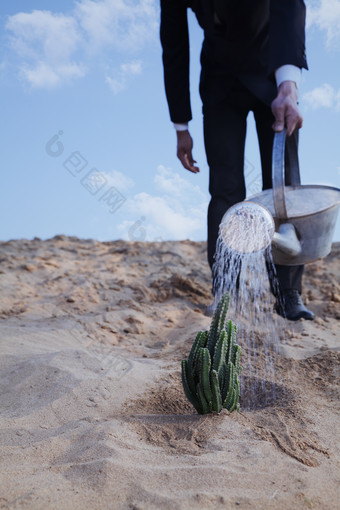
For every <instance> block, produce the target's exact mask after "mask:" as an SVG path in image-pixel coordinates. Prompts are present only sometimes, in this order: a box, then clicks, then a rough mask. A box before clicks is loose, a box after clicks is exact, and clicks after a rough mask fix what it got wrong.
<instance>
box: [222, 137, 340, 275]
mask: <svg viewBox="0 0 340 510" xmlns="http://www.w3.org/2000/svg"><path fill="white" fill-rule="evenodd" d="M285 145H286V130H283V131H281V132H279V133H275V135H274V142H273V159H272V189H268V190H265V191H262V192H261V193H258V194H256V195H253V196H252V197H250V198H249V199H247V200H245V201H244V202H240V203H238V204H235V205H234V206H232V207H230V209H228V211H227V212H226V213H225V215H224V216H223V218H222V221H221V224H220V234H221V236H222V239H223V241H224V243H225V244H226V245H227V246H228V247H229V248H230V249H232V250H233V251H236V252H238V253H251V252H255V251H259V250H265V249H266V248H268V247H269V246H270V244H271V248H272V256H273V261H274V263H275V264H280V265H285V266H295V265H300V264H307V263H309V262H313V261H315V260H317V259H319V258H322V257H325V256H326V255H328V254H329V253H330V251H331V245H332V238H333V234H334V229H335V224H336V219H337V214H338V209H339V206H340V189H338V188H333V187H331V186H319V185H305V186H302V185H301V184H300V174H299V162H298V154H297V146H296V147H295V150H290V151H289V161H290V169H291V185H290V186H285Z"/></svg>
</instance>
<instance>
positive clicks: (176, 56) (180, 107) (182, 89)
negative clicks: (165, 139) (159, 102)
mask: <svg viewBox="0 0 340 510" xmlns="http://www.w3.org/2000/svg"><path fill="white" fill-rule="evenodd" d="M160 37H161V44H162V48H163V68H164V84H165V93H166V98H167V101H168V106H169V112H170V118H171V120H172V122H175V123H178V124H181V123H186V122H188V121H189V120H191V118H192V115H191V106H190V88H189V34H188V20H187V5H186V2H185V0H161V26H160Z"/></svg>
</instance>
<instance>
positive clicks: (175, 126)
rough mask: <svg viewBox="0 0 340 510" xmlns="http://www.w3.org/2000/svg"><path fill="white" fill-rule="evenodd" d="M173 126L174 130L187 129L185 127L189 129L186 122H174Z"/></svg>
mask: <svg viewBox="0 0 340 510" xmlns="http://www.w3.org/2000/svg"><path fill="white" fill-rule="evenodd" d="M174 128H175V129H176V131H187V129H189V126H188V123H186V124H176V123H175V122H174Z"/></svg>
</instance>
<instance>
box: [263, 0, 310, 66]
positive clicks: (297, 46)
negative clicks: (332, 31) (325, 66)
mask: <svg viewBox="0 0 340 510" xmlns="http://www.w3.org/2000/svg"><path fill="white" fill-rule="evenodd" d="M305 22H306V6H305V3H304V1H303V0H270V26H269V71H270V72H274V71H275V70H276V69H277V68H278V67H281V66H283V65H286V64H292V65H295V66H297V67H300V68H304V69H308V66H307V60H306V49H305Z"/></svg>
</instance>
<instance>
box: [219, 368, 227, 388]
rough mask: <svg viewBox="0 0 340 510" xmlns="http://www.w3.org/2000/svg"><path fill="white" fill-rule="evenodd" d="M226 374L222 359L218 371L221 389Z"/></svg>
mask: <svg viewBox="0 0 340 510" xmlns="http://www.w3.org/2000/svg"><path fill="white" fill-rule="evenodd" d="M226 375H227V365H226V364H225V361H224V362H223V363H222V365H221V366H220V369H219V371H218V384H219V386H220V388H221V391H222V390H223V387H224V383H225V378H226Z"/></svg>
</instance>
